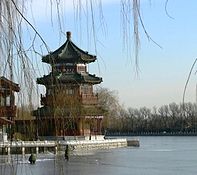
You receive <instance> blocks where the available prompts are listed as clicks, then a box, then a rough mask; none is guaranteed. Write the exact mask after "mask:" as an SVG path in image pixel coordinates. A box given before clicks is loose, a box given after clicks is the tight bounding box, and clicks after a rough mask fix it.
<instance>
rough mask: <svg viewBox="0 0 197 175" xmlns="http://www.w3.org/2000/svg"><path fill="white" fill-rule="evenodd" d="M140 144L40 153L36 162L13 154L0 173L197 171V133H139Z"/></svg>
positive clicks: (184, 174) (162, 174) (172, 174)
mask: <svg viewBox="0 0 197 175" xmlns="http://www.w3.org/2000/svg"><path fill="white" fill-rule="evenodd" d="M138 138H139V139H140V144H141V145H140V147H139V148H131V147H127V148H118V149H110V150H108V149H106V150H99V151H98V150H97V151H90V152H85V151H84V152H81V153H75V155H71V157H70V160H69V161H68V162H67V161H65V160H64V158H63V156H62V155H57V156H54V155H53V154H42V155H39V156H38V160H37V162H36V164H35V165H30V164H29V163H28V162H27V159H28V155H27V156H26V157H22V156H15V155H14V156H12V162H11V163H10V164H7V163H3V161H4V160H5V159H6V157H3V156H1V158H0V161H1V164H0V175H4V174H5V175H66V174H68V175H196V174H197V137H173V136H170V137H165V136H163V137H147V136H146V137H138Z"/></svg>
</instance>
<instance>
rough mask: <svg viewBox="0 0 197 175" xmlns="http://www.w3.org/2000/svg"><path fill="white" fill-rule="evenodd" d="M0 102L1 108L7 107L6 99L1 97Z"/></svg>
mask: <svg viewBox="0 0 197 175" xmlns="http://www.w3.org/2000/svg"><path fill="white" fill-rule="evenodd" d="M0 100H1V106H5V98H3V97H2V96H1V98H0Z"/></svg>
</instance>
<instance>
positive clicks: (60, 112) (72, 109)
mask: <svg viewBox="0 0 197 175" xmlns="http://www.w3.org/2000/svg"><path fill="white" fill-rule="evenodd" d="M95 60H96V56H94V55H91V54H89V53H88V52H85V51H83V50H82V49H80V48H79V47H77V46H76V45H75V44H74V43H73V42H72V41H71V32H67V40H66V42H65V43H64V44H63V45H62V46H61V47H60V48H58V49H57V50H55V51H54V52H51V53H49V54H48V55H46V56H43V57H42V62H44V63H47V64H50V66H51V72H50V73H49V74H48V75H44V76H43V77H41V78H38V79H37V83H38V84H41V85H44V86H45V87H46V94H45V95H41V105H42V106H41V107H40V108H38V109H37V110H35V111H33V115H34V116H36V121H37V131H38V135H39V136H91V135H99V134H101V124H102V119H103V115H102V113H103V112H102V109H101V108H100V107H99V106H98V95H96V94H94V92H93V85H95V84H100V83H101V82H102V78H100V77H97V76H95V75H92V74H90V73H89V72H88V67H87V65H88V64H89V63H92V62H94V61H95Z"/></svg>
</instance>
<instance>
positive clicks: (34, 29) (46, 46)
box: [11, 0, 49, 52]
mask: <svg viewBox="0 0 197 175" xmlns="http://www.w3.org/2000/svg"><path fill="white" fill-rule="evenodd" d="M11 1H12V3H13V5H14V6H15V8H16V11H17V12H18V13H19V14H20V16H21V17H22V18H23V19H24V20H25V21H26V22H27V24H28V25H29V26H30V27H31V28H32V29H33V31H34V32H35V33H36V34H37V35H38V37H39V38H40V40H41V41H42V42H43V44H44V45H45V48H46V49H47V51H48V52H49V47H48V45H47V43H46V42H45V41H44V39H43V38H42V36H41V35H40V34H39V32H38V31H37V30H36V28H35V27H34V26H33V25H32V24H31V23H30V22H29V21H28V20H27V18H26V17H25V16H24V15H23V14H22V13H21V11H20V10H19V9H18V7H17V5H16V3H15V2H14V0H11Z"/></svg>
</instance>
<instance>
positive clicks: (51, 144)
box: [0, 137, 140, 155]
mask: <svg viewBox="0 0 197 175" xmlns="http://www.w3.org/2000/svg"><path fill="white" fill-rule="evenodd" d="M98 138H99V137H98ZM66 145H69V146H70V147H72V148H73V150H75V151H82V150H95V149H111V148H119V147H127V146H134V147H136V146H137V147H138V146H139V145H140V144H139V140H127V139H124V138H123V139H98V140H96V139H94V140H77V139H76V140H59V141H46V140H45V141H12V142H9V141H7V142H0V149H1V150H2V151H1V152H2V153H3V154H8V155H10V154H12V153H13V150H16V148H17V150H18V153H19V154H27V153H29V152H28V151H29V150H31V151H32V150H34V152H35V153H36V154H39V153H40V152H44V151H47V150H50V151H51V150H53V151H54V154H56V153H57V152H58V151H63V150H64V149H65V146H66Z"/></svg>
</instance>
